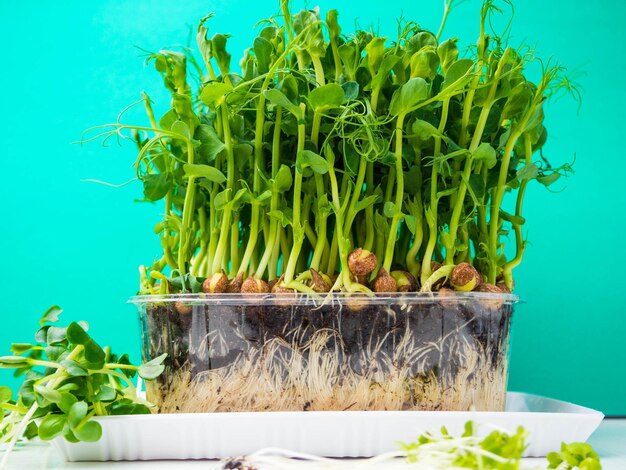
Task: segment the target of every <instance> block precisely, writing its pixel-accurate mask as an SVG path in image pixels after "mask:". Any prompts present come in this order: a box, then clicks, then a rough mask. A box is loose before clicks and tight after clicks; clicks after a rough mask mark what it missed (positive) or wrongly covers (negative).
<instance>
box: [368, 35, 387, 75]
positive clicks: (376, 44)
mask: <svg viewBox="0 0 626 470" xmlns="http://www.w3.org/2000/svg"><path fill="white" fill-rule="evenodd" d="M386 40H387V38H386V37H375V38H372V40H371V41H370V42H369V43H368V44H367V46H365V52H366V57H367V67H368V68H369V71H370V73H371V74H372V77H373V76H374V75H376V72H377V71H378V68H379V67H380V64H381V63H382V61H383V55H384V53H385V41H386Z"/></svg>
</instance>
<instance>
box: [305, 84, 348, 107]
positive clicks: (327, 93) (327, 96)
mask: <svg viewBox="0 0 626 470" xmlns="http://www.w3.org/2000/svg"><path fill="white" fill-rule="evenodd" d="M344 100H345V93H344V92H343V88H342V87H341V86H340V85H338V84H337V83H328V84H326V85H324V86H320V87H317V88H314V89H313V90H312V91H311V93H309V103H310V104H311V107H312V108H313V110H314V111H315V112H324V111H327V110H329V109H333V108H337V107H339V106H341V104H342V103H343V102H344Z"/></svg>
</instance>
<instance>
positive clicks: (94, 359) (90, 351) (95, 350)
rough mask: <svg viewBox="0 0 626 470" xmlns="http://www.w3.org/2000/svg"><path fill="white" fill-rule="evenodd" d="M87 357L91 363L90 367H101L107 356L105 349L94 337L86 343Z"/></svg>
mask: <svg viewBox="0 0 626 470" xmlns="http://www.w3.org/2000/svg"><path fill="white" fill-rule="evenodd" d="M84 347H85V359H86V360H87V362H89V363H90V368H92V369H100V368H101V367H102V366H103V365H104V359H105V357H106V355H105V353H104V351H103V349H102V348H101V347H100V346H99V345H98V343H96V342H95V341H94V340H93V339H90V340H89V341H87V343H85V346H84Z"/></svg>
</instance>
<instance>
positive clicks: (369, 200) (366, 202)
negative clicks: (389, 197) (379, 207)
mask: <svg viewBox="0 0 626 470" xmlns="http://www.w3.org/2000/svg"><path fill="white" fill-rule="evenodd" d="M381 199H382V198H381V197H380V195H379V194H372V195H371V196H366V197H364V198H363V199H361V200H359V202H357V203H356V205H355V206H354V210H355V211H356V212H359V211H362V210H363V209H366V208H368V207H369V206H371V205H373V204H376V203H377V202H378V201H380V200H381Z"/></svg>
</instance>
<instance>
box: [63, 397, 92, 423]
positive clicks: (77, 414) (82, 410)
mask: <svg viewBox="0 0 626 470" xmlns="http://www.w3.org/2000/svg"><path fill="white" fill-rule="evenodd" d="M88 409H89V406H88V405H87V403H85V402H84V401H77V402H76V403H74V404H73V405H72V407H71V408H70V412H69V413H68V415H67V421H68V423H69V425H70V428H72V429H75V428H76V426H78V425H79V424H80V422H81V421H82V420H83V419H85V416H87V410H88Z"/></svg>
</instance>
